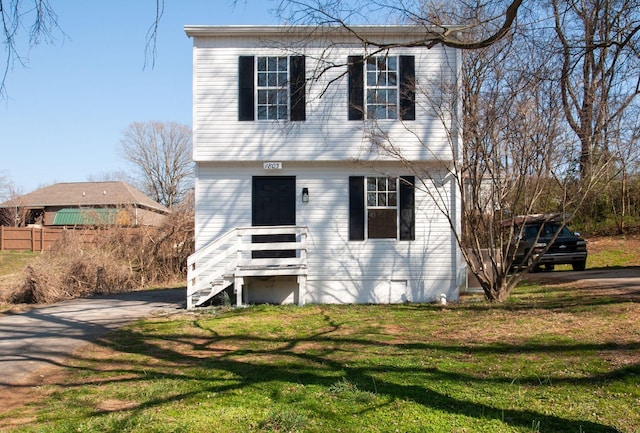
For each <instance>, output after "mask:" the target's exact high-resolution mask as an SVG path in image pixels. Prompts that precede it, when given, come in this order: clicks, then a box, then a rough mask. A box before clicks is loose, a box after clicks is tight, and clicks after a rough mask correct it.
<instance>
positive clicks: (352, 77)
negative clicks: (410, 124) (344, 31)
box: [347, 55, 416, 120]
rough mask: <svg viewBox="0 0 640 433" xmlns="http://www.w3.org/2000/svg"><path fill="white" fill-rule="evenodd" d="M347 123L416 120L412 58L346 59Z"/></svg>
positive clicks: (388, 56) (372, 57)
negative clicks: (354, 121)
mask: <svg viewBox="0 0 640 433" xmlns="http://www.w3.org/2000/svg"><path fill="white" fill-rule="evenodd" d="M347 63H348V71H347V72H348V88H349V90H348V92H349V97H348V99H349V111H348V112H349V120H364V119H401V120H415V119H416V92H415V85H416V83H415V81H416V80H415V75H416V74H415V57H414V56H390V55H387V56H371V57H366V58H365V57H363V56H349V58H348V60H347Z"/></svg>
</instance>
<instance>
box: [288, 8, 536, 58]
mask: <svg viewBox="0 0 640 433" xmlns="http://www.w3.org/2000/svg"><path fill="white" fill-rule="evenodd" d="M443 3H444V2H441V1H433V0H426V1H396V0H332V1H327V0H281V1H280V3H279V7H278V8H277V14H278V15H279V16H280V17H282V18H283V20H284V21H285V22H289V23H296V24H313V25H320V26H339V27H344V28H346V29H349V30H350V31H351V32H352V33H353V34H354V35H356V36H358V37H359V38H360V39H361V40H362V42H363V44H365V45H375V46H378V47H380V48H383V49H384V48H391V47H390V46H388V45H386V44H384V43H381V42H380V41H373V40H367V39H366V38H365V37H364V36H363V35H361V34H359V33H358V32H357V30H355V29H354V28H352V27H351V26H353V25H355V24H362V23H368V22H370V21H373V22H374V23H376V24H380V23H394V24H397V23H404V24H416V25H420V26H422V27H423V28H424V34H423V36H422V37H420V38H417V39H416V40H415V41H412V42H410V43H405V44H403V45H404V46H425V47H428V48H432V47H434V46H435V45H438V44H442V45H445V46H448V47H452V48H459V49H467V50H475V49H481V48H486V47H488V46H491V45H493V44H494V43H497V42H498V41H500V40H501V39H503V38H504V37H506V36H507V35H508V34H509V32H510V31H511V29H512V27H513V26H514V24H515V22H516V19H517V18H518V13H519V10H520V8H521V6H522V4H523V0H509V1H505V0H476V1H465V2H458V3H463V4H464V5H465V8H464V10H465V11H466V12H471V13H467V14H465V15H458V16H457V18H458V19H457V20H456V21H457V22H458V24H459V25H456V26H455V28H452V26H451V24H453V22H452V21H449V20H450V19H451V17H452V15H453V13H452V11H451V7H450V4H451V3H452V2H447V3H448V4H447V5H444V4H443ZM453 3H455V2H453ZM458 10H463V9H462V8H458Z"/></svg>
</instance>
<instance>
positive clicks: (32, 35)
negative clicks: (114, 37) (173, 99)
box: [0, 0, 164, 98]
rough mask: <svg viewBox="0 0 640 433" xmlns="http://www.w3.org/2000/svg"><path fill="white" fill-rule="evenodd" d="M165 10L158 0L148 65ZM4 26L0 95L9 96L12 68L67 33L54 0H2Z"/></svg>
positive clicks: (147, 52)
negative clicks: (34, 51)
mask: <svg viewBox="0 0 640 433" xmlns="http://www.w3.org/2000/svg"><path fill="white" fill-rule="evenodd" d="M163 13H164V0H156V13H155V17H154V19H153V21H152V23H151V25H150V26H149V29H148V30H147V40H146V46H145V51H144V59H145V62H144V65H145V67H146V66H147V64H151V67H153V65H154V63H155V57H156V41H157V37H158V27H159V25H160V20H161V19H162V15H163ZM0 27H1V30H0V32H1V35H0V38H2V42H3V45H4V49H5V58H4V65H3V66H4V67H3V68H2V72H0V98H1V97H4V96H6V90H7V89H6V82H7V77H8V74H9V71H10V70H11V68H13V67H14V65H15V64H16V63H18V64H19V65H22V66H24V64H25V61H26V58H25V56H26V55H27V53H28V52H29V50H31V49H32V48H34V47H36V46H38V45H40V44H41V43H46V44H53V43H54V42H55V41H56V36H57V37H59V38H62V39H65V38H66V37H67V35H66V34H65V33H64V31H63V29H62V28H61V27H60V25H59V24H58V15H57V14H56V12H55V9H54V7H53V6H52V2H51V1H50V0H0Z"/></svg>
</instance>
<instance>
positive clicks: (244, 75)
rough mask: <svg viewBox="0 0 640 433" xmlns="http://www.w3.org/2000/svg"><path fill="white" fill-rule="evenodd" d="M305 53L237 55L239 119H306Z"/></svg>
mask: <svg viewBox="0 0 640 433" xmlns="http://www.w3.org/2000/svg"><path fill="white" fill-rule="evenodd" d="M305 92H306V82H305V57H304V56H259V57H256V56H240V58H239V59H238V120H240V121H251V120H287V119H288V120H291V121H302V120H305V119H306V108H305V103H306V96H305Z"/></svg>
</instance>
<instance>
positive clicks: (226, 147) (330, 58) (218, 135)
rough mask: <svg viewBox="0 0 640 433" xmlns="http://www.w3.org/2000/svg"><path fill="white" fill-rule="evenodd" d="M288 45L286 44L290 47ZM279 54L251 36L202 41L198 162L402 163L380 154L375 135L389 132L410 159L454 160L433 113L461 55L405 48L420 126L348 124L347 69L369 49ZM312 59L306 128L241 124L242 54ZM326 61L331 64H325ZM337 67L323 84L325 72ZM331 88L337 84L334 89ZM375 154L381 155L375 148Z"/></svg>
mask: <svg viewBox="0 0 640 433" xmlns="http://www.w3.org/2000/svg"><path fill="white" fill-rule="evenodd" d="M285 42H287V41H282V42H280V44H283V43H285ZM289 42H290V44H291V46H292V47H294V48H287V49H284V48H277V47H276V45H277V44H276V43H275V42H273V41H269V40H264V39H262V40H261V39H250V38H247V37H243V38H240V37H229V36H221V37H198V38H196V39H195V42H194V83H193V85H194V144H195V146H194V159H195V160H196V161H247V160H258V161H262V160H271V159H279V160H298V161H301V160H306V161H343V160H348V159H365V160H370V159H380V158H381V157H382V158H385V159H395V158H396V157H394V156H385V155H384V154H381V153H380V152H377V151H373V152H372V146H371V144H370V138H369V135H370V134H371V132H372V131H375V130H378V129H380V130H382V131H384V132H385V133H387V134H389V135H390V136H391V137H393V145H394V146H396V148H402V152H403V156H404V157H405V158H406V159H409V160H433V159H444V160H451V159H452V150H451V148H452V145H455V146H457V142H456V141H455V140H454V142H453V143H452V140H451V137H450V134H448V132H450V131H451V130H452V128H453V127H454V126H453V125H448V126H447V127H446V128H445V127H444V126H443V123H442V120H443V119H442V118H441V117H440V116H438V115H437V114H436V113H435V112H434V110H433V109H432V108H431V107H433V106H434V104H435V105H437V106H440V105H441V102H442V101H441V99H439V98H436V101H434V100H433V98H434V94H433V91H435V92H438V94H439V92H440V90H439V86H440V83H443V82H444V83H446V85H448V86H452V85H453V84H454V81H455V78H454V77H455V71H456V59H457V58H456V53H455V51H454V50H451V49H447V50H445V49H444V48H443V47H441V46H436V47H434V48H431V49H426V48H401V49H397V50H393V51H390V54H391V55H413V56H415V69H416V71H415V72H416V81H417V82H416V118H417V120H415V121H404V122H401V121H395V120H390V121H378V122H377V123H375V124H374V123H372V122H363V121H349V120H347V119H348V115H347V110H348V106H349V104H348V90H347V76H346V71H347V67H346V63H347V57H348V56H349V55H363V54H365V53H366V52H365V51H364V50H363V49H362V48H354V47H353V46H350V45H348V44H340V45H337V46H334V47H332V48H331V49H329V50H326V47H318V46H311V45H310V44H307V46H304V47H297V48H295V46H296V45H299V44H300V41H299V40H297V39H296V38H295V37H291V39H290V40H289ZM294 54H295V55H305V56H306V70H307V74H306V77H307V94H306V100H307V107H306V118H307V120H306V121H301V122H274V121H257V120H256V121H250V122H246V121H245V122H239V121H238V57H239V56H241V55H252V56H265V55H272V56H277V55H281V56H282V55H285V56H286V55H294ZM317 58H323V59H324V62H325V63H318V62H317V61H316V60H314V59H317ZM327 62H331V63H334V64H337V65H340V66H339V67H336V68H333V69H330V70H329V71H328V72H326V73H325V74H324V75H322V76H321V77H320V78H319V80H318V81H315V79H314V78H315V77H316V76H317V75H318V73H317V70H318V68H322V67H325V66H326V64H327ZM329 82H331V84H328V83H329ZM436 83H438V84H436ZM373 150H375V149H373Z"/></svg>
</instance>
